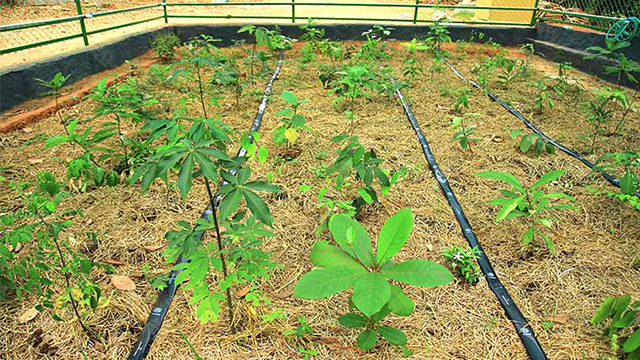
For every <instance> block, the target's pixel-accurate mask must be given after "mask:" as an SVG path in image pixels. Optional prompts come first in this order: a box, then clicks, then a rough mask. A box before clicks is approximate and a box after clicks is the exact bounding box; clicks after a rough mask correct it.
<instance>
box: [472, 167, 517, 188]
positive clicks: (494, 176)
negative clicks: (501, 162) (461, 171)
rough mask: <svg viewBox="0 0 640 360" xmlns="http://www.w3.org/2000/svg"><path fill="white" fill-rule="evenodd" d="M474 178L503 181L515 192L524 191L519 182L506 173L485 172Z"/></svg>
mask: <svg viewBox="0 0 640 360" xmlns="http://www.w3.org/2000/svg"><path fill="white" fill-rule="evenodd" d="M476 176H480V177H484V178H487V179H493V180H500V181H504V182H506V183H507V184H509V185H511V186H513V187H514V188H516V189H517V190H519V191H521V192H523V191H524V188H523V187H522V184H520V181H518V179H516V177H515V176H513V175H511V174H509V173H508V172H499V171H486V172H482V173H478V174H476Z"/></svg>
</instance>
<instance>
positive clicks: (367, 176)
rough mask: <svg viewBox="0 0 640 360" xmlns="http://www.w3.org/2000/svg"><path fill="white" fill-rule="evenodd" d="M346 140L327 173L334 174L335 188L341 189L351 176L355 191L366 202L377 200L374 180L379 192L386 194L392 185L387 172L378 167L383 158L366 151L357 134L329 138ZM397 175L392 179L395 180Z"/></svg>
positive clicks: (371, 151) (338, 140)
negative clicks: (354, 183)
mask: <svg viewBox="0 0 640 360" xmlns="http://www.w3.org/2000/svg"><path fill="white" fill-rule="evenodd" d="M345 140H346V143H345V145H344V147H343V148H342V149H340V150H339V151H338V158H337V159H336V160H335V161H334V162H333V164H331V165H330V166H329V167H328V168H327V175H328V176H331V175H333V174H336V175H335V178H334V180H335V185H336V188H338V189H341V188H342V187H343V186H349V185H351V184H350V183H345V181H347V180H348V179H350V178H352V177H353V180H355V181H356V183H357V185H356V186H357V188H358V190H357V192H358V194H359V195H360V197H361V198H362V200H364V202H366V203H371V202H374V201H375V202H378V201H379V200H378V193H377V191H376V190H375V189H374V181H375V180H376V179H377V182H378V184H379V186H380V192H381V193H382V194H383V195H386V194H387V193H388V191H389V189H390V187H391V185H392V181H391V180H389V177H388V175H387V174H388V173H387V172H385V171H384V170H382V169H381V168H379V167H378V165H379V164H381V163H382V162H383V161H384V160H382V159H380V158H378V157H377V156H376V153H375V152H374V151H373V149H371V150H369V151H367V150H365V148H364V146H363V145H362V144H360V143H359V142H358V137H357V136H352V137H349V136H347V135H346V134H342V135H338V136H336V137H334V138H333V139H331V141H332V142H334V143H336V144H340V143H342V142H344V141H345ZM397 178H398V177H397V176H395V174H394V176H393V177H392V180H394V181H395V180H397Z"/></svg>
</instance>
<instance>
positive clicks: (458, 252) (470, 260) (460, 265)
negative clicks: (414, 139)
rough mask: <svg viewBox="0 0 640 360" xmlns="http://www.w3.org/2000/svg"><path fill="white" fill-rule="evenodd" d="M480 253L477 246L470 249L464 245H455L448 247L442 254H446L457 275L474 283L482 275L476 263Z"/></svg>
mask: <svg viewBox="0 0 640 360" xmlns="http://www.w3.org/2000/svg"><path fill="white" fill-rule="evenodd" d="M479 254H480V250H478V247H477V246H474V247H472V248H470V249H469V248H466V247H464V246H460V245H454V246H452V247H450V248H448V249H446V250H445V251H444V252H443V253H442V256H444V258H445V260H446V262H447V264H449V267H450V268H451V269H452V270H453V273H454V275H455V276H457V277H458V278H461V279H463V280H464V281H466V282H468V283H469V284H471V285H473V284H476V283H477V282H478V280H479V279H480V276H481V275H482V273H481V272H480V267H479V266H478V264H477V263H476V261H477V260H478V255H479Z"/></svg>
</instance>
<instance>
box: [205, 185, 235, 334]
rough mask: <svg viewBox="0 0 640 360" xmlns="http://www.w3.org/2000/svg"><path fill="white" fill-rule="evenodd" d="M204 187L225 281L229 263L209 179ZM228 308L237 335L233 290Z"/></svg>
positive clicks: (232, 329)
mask: <svg viewBox="0 0 640 360" xmlns="http://www.w3.org/2000/svg"><path fill="white" fill-rule="evenodd" d="M204 186H205V187H206V188H207V195H208V196H209V205H210V206H211V216H213V224H214V226H215V231H216V240H217V241H218V251H219V252H220V262H221V263H222V275H224V278H225V280H226V279H227V276H228V274H229V273H228V271H227V262H226V260H225V258H224V254H223V252H222V236H220V225H219V224H218V215H217V214H216V206H215V204H214V200H213V192H212V191H211V185H210V184H209V179H207V178H206V177H205V178H204ZM226 293H227V307H228V308H229V325H230V326H231V332H232V333H234V334H235V333H236V328H235V326H234V324H233V302H232V300H231V289H229V288H227V290H226Z"/></svg>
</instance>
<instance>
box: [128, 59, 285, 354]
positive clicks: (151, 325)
mask: <svg viewBox="0 0 640 360" xmlns="http://www.w3.org/2000/svg"><path fill="white" fill-rule="evenodd" d="M283 58H284V53H283V52H280V56H279V58H278V65H277V66H276V69H275V71H274V72H273V75H272V76H271V79H270V80H269V82H268V83H267V87H266V89H265V91H264V94H263V95H262V101H261V102H260V106H259V107H258V113H257V114H256V117H255V118H254V120H253V124H252V125H251V129H250V134H253V133H254V132H256V131H258V129H259V128H260V125H261V124H262V117H263V116H264V111H265V110H266V109H267V102H268V101H269V95H270V94H271V87H272V86H273V83H274V81H275V80H276V78H277V77H278V74H280V69H282V61H283ZM249 138H250V141H253V137H252V136H250V137H249ZM246 153H247V150H246V149H245V148H242V147H241V148H240V150H238V153H237V156H244V155H246ZM223 184H224V182H223ZM220 198H221V196H218V197H216V198H215V200H214V206H216V207H217V206H218V204H219V203H220ZM211 211H212V209H211V206H210V205H208V206H207V208H206V209H205V210H204V212H203V213H202V215H201V218H202V219H206V220H208V219H209V217H210V216H211V214H212V212H211ZM202 235H203V231H199V232H198V233H197V234H196V236H197V237H198V240H200V239H202ZM185 261H186V260H184V259H182V258H178V259H177V260H176V263H175V265H178V264H181V263H184V262H185ZM182 270H183V269H179V270H171V273H170V276H169V281H168V282H167V286H166V287H165V288H164V290H162V292H161V293H160V295H158V300H156V303H155V305H154V306H153V309H152V310H151V314H149V318H148V319H147V323H146V324H145V326H144V329H142V333H141V334H140V337H139V338H138V342H136V344H135V345H134V347H133V349H132V350H131V353H130V354H129V357H128V358H127V359H128V360H140V359H144V358H145V357H146V356H147V353H148V352H149V348H151V344H152V343H153V340H154V339H155V338H156V335H158V332H159V331H160V327H162V322H163V321H164V318H165V316H166V315H167V311H168V310H169V306H170V305H171V302H172V301H173V297H174V295H175V294H176V291H177V290H178V285H176V283H175V279H176V277H177V276H178V274H180V273H181V272H182Z"/></svg>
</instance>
